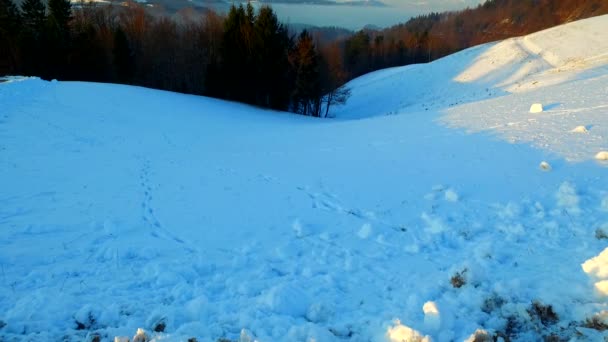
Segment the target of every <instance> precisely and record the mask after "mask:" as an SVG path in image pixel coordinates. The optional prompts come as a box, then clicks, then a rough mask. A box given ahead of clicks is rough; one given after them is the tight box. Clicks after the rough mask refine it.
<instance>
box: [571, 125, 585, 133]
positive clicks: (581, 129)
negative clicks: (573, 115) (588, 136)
mask: <svg viewBox="0 0 608 342" xmlns="http://www.w3.org/2000/svg"><path fill="white" fill-rule="evenodd" d="M570 132H572V133H589V131H588V130H587V127H585V126H576V127H575V128H574V129H572V130H571V131H570Z"/></svg>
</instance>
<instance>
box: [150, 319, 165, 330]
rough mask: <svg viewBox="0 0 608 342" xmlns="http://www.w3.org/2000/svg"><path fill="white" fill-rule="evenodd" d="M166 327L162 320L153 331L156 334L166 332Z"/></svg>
mask: <svg viewBox="0 0 608 342" xmlns="http://www.w3.org/2000/svg"><path fill="white" fill-rule="evenodd" d="M166 327H167V323H165V321H162V320H161V321H159V322H158V323H156V324H155V325H154V328H153V329H152V330H154V332H164V331H165V328H166Z"/></svg>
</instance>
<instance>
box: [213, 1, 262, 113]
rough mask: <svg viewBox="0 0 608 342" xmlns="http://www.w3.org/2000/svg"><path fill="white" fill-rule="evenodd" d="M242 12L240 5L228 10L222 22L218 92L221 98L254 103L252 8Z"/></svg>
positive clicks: (243, 9) (242, 8) (253, 18)
mask: <svg viewBox="0 0 608 342" xmlns="http://www.w3.org/2000/svg"><path fill="white" fill-rule="evenodd" d="M247 8H248V9H247V12H246V11H245V8H244V7H243V6H242V5H240V6H239V7H235V6H234V5H233V6H231V7H230V11H229V12H228V16H227V17H226V20H225V21H224V36H223V39H222V46H221V49H220V50H221V61H222V68H221V74H222V80H220V82H221V84H218V86H219V87H220V88H221V89H222V90H221V91H220V93H222V94H223V96H222V97H224V98H227V99H230V100H235V101H241V102H245V103H251V104H253V103H255V93H254V91H253V88H254V80H255V66H254V65H253V59H254V58H253V20H255V16H254V15H253V7H252V6H251V4H248V6H247Z"/></svg>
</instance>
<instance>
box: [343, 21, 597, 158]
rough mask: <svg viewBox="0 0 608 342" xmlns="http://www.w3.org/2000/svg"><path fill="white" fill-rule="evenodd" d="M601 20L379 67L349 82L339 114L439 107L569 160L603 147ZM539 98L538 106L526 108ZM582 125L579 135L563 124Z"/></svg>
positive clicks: (454, 121)
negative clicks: (539, 109) (540, 109)
mask: <svg viewBox="0 0 608 342" xmlns="http://www.w3.org/2000/svg"><path fill="white" fill-rule="evenodd" d="M606 32H608V19H607V18H606V16H601V17H596V18H591V19H587V20H581V21H578V22H573V23H570V24H567V25H563V26H559V27H555V28H552V29H549V30H545V31H542V32H538V33H535V34H532V35H529V36H526V37H521V38H514V39H508V40H505V41H502V42H498V43H491V44H485V45H481V46H477V47H474V48H471V49H468V50H465V51H463V52H460V53H457V54H454V55H451V56H448V57H446V58H443V59H440V60H437V61H435V62H433V63H431V64H425V65H413V66H408V67H401V68H393V69H388V70H382V71H379V72H376V73H372V74H370V75H367V76H364V77H361V78H359V79H357V80H354V81H353V82H352V83H351V86H352V89H353V96H352V99H351V100H350V101H349V103H348V105H347V106H344V107H342V108H337V109H336V110H334V115H336V116H337V117H341V118H365V117H370V116H377V115H391V114H403V113H412V112H419V111H440V112H442V113H443V114H444V115H443V116H442V117H441V118H440V120H441V121H442V122H443V123H445V124H447V125H449V126H451V127H458V128H465V129H467V130H468V131H471V132H480V131H489V132H492V133H495V134H498V135H499V136H501V137H503V138H504V139H506V140H508V141H510V142H526V143H531V144H532V145H534V146H535V147H537V148H542V149H545V150H548V151H551V152H553V153H555V154H557V155H559V156H560V157H564V158H566V159H568V160H572V161H583V160H590V159H593V158H594V156H595V155H596V154H597V152H598V151H600V150H602V149H604V150H605V149H608V146H607V145H606V139H605V137H606V135H608V116H607V115H605V114H606V113H607V112H608V101H607V100H606V99H607V98H608V39H606ZM534 103H542V104H544V106H545V112H544V113H543V114H541V115H530V113H529V109H530V106H531V105H532V104H534ZM577 126H585V127H587V129H588V132H587V134H582V135H581V134H573V133H572V132H571V130H573V129H574V128H576V127H577Z"/></svg>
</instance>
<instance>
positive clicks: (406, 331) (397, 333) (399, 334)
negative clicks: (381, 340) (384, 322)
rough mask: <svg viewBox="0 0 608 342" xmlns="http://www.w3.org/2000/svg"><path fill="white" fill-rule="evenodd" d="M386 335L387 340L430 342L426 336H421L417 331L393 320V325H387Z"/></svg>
mask: <svg viewBox="0 0 608 342" xmlns="http://www.w3.org/2000/svg"><path fill="white" fill-rule="evenodd" d="M386 337H387V339H388V342H431V338H430V337H428V336H422V334H421V333H419V332H418V331H416V330H414V329H412V328H410V327H408V326H405V325H403V324H401V321H399V320H395V322H394V325H393V326H392V327H389V329H388V331H387V333H386Z"/></svg>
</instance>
